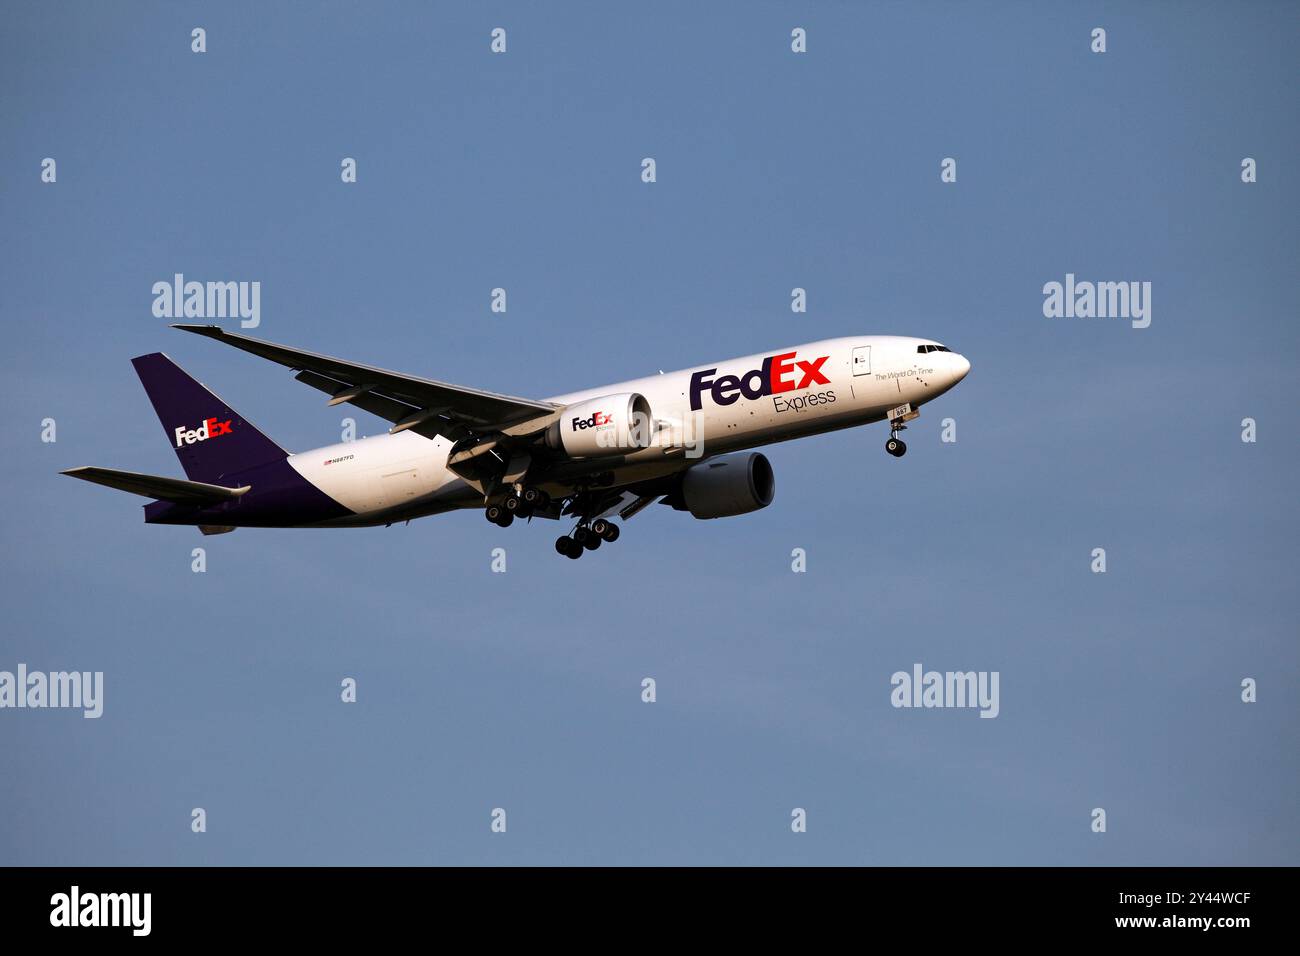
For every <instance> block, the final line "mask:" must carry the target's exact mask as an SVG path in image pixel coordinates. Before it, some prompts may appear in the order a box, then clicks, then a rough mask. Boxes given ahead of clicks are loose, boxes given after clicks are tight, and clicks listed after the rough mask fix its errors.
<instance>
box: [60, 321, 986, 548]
mask: <svg viewBox="0 0 1300 956" xmlns="http://www.w3.org/2000/svg"><path fill="white" fill-rule="evenodd" d="M173 328H176V329H181V330H183V331H185V332H192V333H194V334H196V335H202V336H206V337H208V338H211V339H215V340H216V341H218V342H223V343H225V344H227V345H231V346H233V347H235V348H238V349H243V350H244V351H246V352H251V353H252V354H254V355H257V356H260V357H262V358H265V359H269V360H270V361H272V362H276V363H278V364H280V365H283V366H286V367H288V368H290V369H292V370H294V371H296V372H297V375H296V376H295V377H296V378H297V380H298V381H300V382H303V383H305V384H307V385H310V386H311V387H313V388H315V389H318V390H320V391H322V392H324V393H326V394H327V395H328V396H329V398H328V401H327V404H328V405H330V406H334V405H340V404H344V403H347V404H349V405H352V406H354V407H356V408H359V409H361V410H362V411H365V412H369V413H370V414H372V415H376V416H378V417H380V418H383V419H386V420H387V421H389V422H391V423H392V427H391V428H389V429H388V433H387V434H381V435H376V436H373V437H369V438H360V439H355V440H353V441H347V442H342V443H340V444H337V445H329V446H326V447H323V448H316V449H313V450H311V451H306V452H299V453H297V454H290V453H289V452H287V451H285V450H284V449H283V448H281V447H280V446H279V445H277V444H276V443H275V442H274V441H272V440H271V439H270V438H268V437H267V436H266V435H264V434H263V433H262V432H260V431H259V430H258V429H257V428H255V427H254V426H253V425H252V423H250V422H249V421H248V420H247V419H245V418H243V417H242V416H240V415H239V413H238V412H236V411H234V410H233V409H232V408H230V406H228V405H226V404H225V403H224V402H223V401H222V400H221V399H219V398H218V397H217V396H216V395H214V394H213V393H212V392H210V391H208V389H206V388H205V387H204V386H203V385H201V384H200V383H199V382H197V381H196V380H195V379H193V378H191V377H190V376H189V375H188V374H187V373H186V372H185V371H184V370H182V369H181V367H180V366H178V365H177V364H176V363H175V362H173V361H172V360H171V359H170V358H168V357H167V356H166V355H165V354H163V353H161V352H154V353H152V354H149V355H141V356H139V357H138V358H134V359H132V360H131V362H132V365H134V366H135V370H136V374H137V375H139V377H140V382H141V384H142V385H143V386H144V389H145V392H146V393H147V394H148V396H149V399H150V401H151V402H152V404H153V407H154V410H155V411H156V412H157V413H158V418H159V420H160V421H161V422H162V426H163V431H164V432H165V433H166V435H167V439H168V441H169V442H170V443H171V444H172V446H173V450H174V451H175V452H176V456H177V457H178V458H179V459H180V463H181V467H182V468H183V469H184V471H185V474H186V478H185V479H179V478H166V477H161V476H156V475H144V474H138V473H135V472H127V471H117V470H114V469H108V468H97V467H82V468H72V469H69V470H67V471H64V472H62V474H65V475H71V476H72V477H74V478H81V479H83V480H85V481H90V482H94V483H96V484H101V485H107V486H108V487H110V488H116V489H118V490H121V491H127V492H130V493H132V494H137V495H142V496H144V497H146V498H153V499H155V500H154V501H152V502H151V503H149V504H147V505H145V506H144V512H145V521H146V522H147V523H149V524H168V525H191V526H197V527H198V529H199V530H200V531H201V532H202V533H203V534H222V533H225V532H229V531H234V530H235V529H236V528H244V527H253V528H299V527H311V528H340V527H373V526H378V525H392V524H394V523H397V522H403V521H410V520H411V519H413V518H421V517H425V516H428V515H436V514H442V513H445V512H449V511H453V510H458V509H464V508H479V509H482V511H483V514H484V516H485V517H486V518H487V520H488V521H490V522H492V523H493V524H496V525H498V526H500V527H508V526H509V525H510V524H511V523H513V522H514V520H515V519H516V518H519V519H527V518H547V519H554V520H563V519H565V518H571V519H574V520H575V522H576V523H575V525H574V527H573V528H572V530H570V531H569V532H568V533H567V534H564V535H561V536H560V537H559V538H557V539H556V542H555V550H556V551H557V552H558V553H559V554H561V555H564V556H565V557H568V558H573V559H576V558H579V557H581V556H582V554H583V552H584V551H595V550H596V549H597V548H599V547H600V545H601V544H602V542H603V543H612V542H614V541H615V540H617V539H618V537H619V534H620V529H619V525H618V524H616V523H615V522H614V521H613V520H612V518H613V517H614V516H615V515H617V516H618V517H619V518H620V519H621V520H622V521H623V522H626V521H628V520H629V519H630V518H631V517H632V516H633V515H635V514H637V513H638V512H640V511H641V510H643V509H644V508H646V507H647V506H649V505H651V504H653V503H655V502H660V503H662V504H665V505H669V506H671V507H672V508H674V509H676V510H678V511H687V512H689V513H690V514H691V515H693V516H694V517H696V518H701V519H711V518H724V517H732V516H735V515H742V514H747V513H749V512H752V511H757V510H759V509H760V508H766V507H767V506H768V505H770V504H771V503H772V500H773V498H774V496H775V492H776V481H775V477H774V475H773V472H772V466H771V464H770V463H769V462H768V460H767V457H766V456H764V455H763V454H761V453H759V452H757V451H754V450H753V449H755V448H759V447H761V446H763V445H768V444H772V443H774V442H781V441H788V440H790V439H794V438H801V437H804V436H807V435H817V434H821V433H824V432H829V431H835V430H837V429H842V428H852V427H854V426H857V425H866V424H870V423H873V422H881V421H887V422H888V423H889V440H888V441H887V442H886V443H885V450H886V451H887V452H888V453H889V454H890V455H893V456H894V457H900V458H901V457H902V456H903V454H904V453H906V451H907V445H906V444H905V443H904V442H903V441H902V439H901V438H899V433H900V432H901V431H903V430H905V429H906V428H907V423H908V422H910V421H912V420H913V419H915V418H916V417H917V416H918V415H919V414H920V408H921V407H922V406H923V405H925V404H927V403H928V402H931V401H933V400H934V399H936V398H938V397H939V396H940V395H942V394H944V393H945V392H947V391H948V390H949V389H951V388H953V387H954V386H955V385H956V384H957V383H958V382H960V381H961V380H962V379H963V378H965V377H966V374H967V373H968V372H969V371H970V362H969V361H967V360H966V358H964V357H963V356H962V355H959V354H958V353H956V352H954V351H952V350H950V349H948V348H947V347H945V346H944V345H941V344H940V343H938V342H935V341H933V340H931V339H922V338H909V337H904V336H886V335H867V336H857V337H849V338H834V339H824V340H822V341H819V342H810V343H807V344H805V345H798V346H795V347H792V348H786V349H779V350H775V351H769V352H763V353H759V354H757V355H749V356H744V357H742V358H736V359H731V360H729V361H725V362H715V363H711V364H709V365H701V366H697V367H695V368H689V369H683V370H682V371H678V372H670V373H667V374H665V373H663V372H660V373H659V374H658V375H651V376H648V377H646V378H640V379H636V380H633V381H629V382H620V383H618V384H615V385H607V386H604V387H601V388H591V389H586V390H584V391H579V392H571V393H569V394H565V395H557V396H554V397H552V398H548V399H545V400H542V401H536V400H533V399H528V398H515V397H513V396H509V395H500V394H497V393H495V392H488V391H482V390H480V389H474V388H465V387H463V386H459V385H450V384H447V383H446V382H438V381H433V380H430V379H425V378H418V377H416V376H413V375H405V374H401V373H398V372H390V371H386V370H384V369H380V368H375V367H372V366H368V365H359V364H356V363H354V362H347V361H344V360H342V359H337V358H330V357H329V356H325V355H318V354H315V353H313V352H306V351H302V350H300V349H294V348H289V347H288V346H284V345H278V344H276V343H273V342H267V341H263V340H261V339H255V338H251V337H249V336H245V335H241V334H238V333H234V332H229V331H226V330H225V329H223V328H221V327H220V326H215V325H185V324H181V325H174V326H173Z"/></svg>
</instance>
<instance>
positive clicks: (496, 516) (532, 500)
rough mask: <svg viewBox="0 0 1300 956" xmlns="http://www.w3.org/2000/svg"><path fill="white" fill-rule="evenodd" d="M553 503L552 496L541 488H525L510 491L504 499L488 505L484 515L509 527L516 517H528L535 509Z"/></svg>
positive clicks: (542, 508)
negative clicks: (520, 490)
mask: <svg viewBox="0 0 1300 956" xmlns="http://www.w3.org/2000/svg"><path fill="white" fill-rule="evenodd" d="M550 503H551V496H550V495H548V494H547V493H546V492H544V491H542V489H540V488H525V489H523V491H522V492H518V493H516V492H513V491H512V492H510V494H508V495H507V496H506V497H505V499H504V500H502V501H500V502H498V503H497V504H492V505H488V506H487V508H485V509H484V511H483V516H484V517H485V518H487V519H488V521H490V522H492V523H493V524H494V525H497V526H498V527H502V528H508V527H510V525H511V524H513V523H514V520H515V519H516V518H527V517H529V516H531V515H532V513H533V512H534V511H542V510H544V509H545V508H546V507H547V506H549V505H550Z"/></svg>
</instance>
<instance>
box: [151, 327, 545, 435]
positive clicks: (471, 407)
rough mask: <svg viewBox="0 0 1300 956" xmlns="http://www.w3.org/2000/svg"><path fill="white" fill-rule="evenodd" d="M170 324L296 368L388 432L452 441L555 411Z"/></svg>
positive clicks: (540, 419) (541, 421) (333, 400)
mask: <svg viewBox="0 0 1300 956" xmlns="http://www.w3.org/2000/svg"><path fill="white" fill-rule="evenodd" d="M172 328H176V329H181V330H182V331H184V332H193V333H194V334H196V335H205V336H207V337H208V338H210V339H216V340H217V341H218V342H224V343H226V344H227V345H233V346H234V347H235V348H237V349H243V350H244V351H245V352H252V353H253V354H254V355H259V356H261V357H262V358H264V359H270V360H271V361H272V362H277V363H279V364H280V365H284V366H287V367H288V368H291V369H295V370H297V371H298V375H297V376H296V377H297V379H298V381H300V382H303V383H305V384H307V385H310V386H312V387H313V388H316V389H319V390H320V391H322V392H325V393H327V394H328V395H329V396H330V401H329V404H331V405H338V404H340V403H342V402H347V403H348V404H350V405H355V406H356V407H357V408H360V409H361V410H362V411H367V412H370V413H371V414H372V415H378V416H379V417H380V418H384V419H387V420H388V421H390V422H393V427H392V428H391V429H390V431H393V432H398V431H405V430H406V429H408V428H410V429H412V430H413V431H415V432H416V433H417V434H419V435H423V436H425V437H426V438H433V437H435V436H437V435H444V436H446V437H448V438H450V439H451V440H453V441H455V440H457V439H460V438H463V437H465V436H467V435H470V434H483V433H487V432H497V431H505V430H506V429H507V428H510V426H516V427H515V428H510V431H511V432H517V430H518V426H520V425H522V424H523V423H525V422H528V423H532V422H533V420H536V424H537V429H538V430H539V431H540V430H541V428H543V427H545V426H546V425H549V424H550V422H551V421H553V420H554V419H555V417H557V413H558V411H559V406H556V405H552V404H550V403H549V402H537V401H533V400H532V399H527V398H514V397H512V396H510V395H498V394H496V393H495V392H485V391H481V390H479V389H475V388H465V387H464V386H461V385H450V384H448V383H446V382H436V381H433V380H432V379H427V378H417V377H416V376H414V375H404V374H402V373H401V372H390V371H387V370H386V369H381V368H373V367H372V366H369V365H358V364H356V363H354V362H346V361H344V360H343V359H336V358H331V357H330V356H328V355H318V354H316V353H315V352H305V351H303V350H301V349H294V348H289V347H288V346H287V345H277V344H276V343H274V342H264V341H262V340H261V339H254V338H250V337H249V336H247V335H239V334H237V333H235V332H227V331H226V330H225V329H223V328H221V327H220V326H217V325H174V326H172Z"/></svg>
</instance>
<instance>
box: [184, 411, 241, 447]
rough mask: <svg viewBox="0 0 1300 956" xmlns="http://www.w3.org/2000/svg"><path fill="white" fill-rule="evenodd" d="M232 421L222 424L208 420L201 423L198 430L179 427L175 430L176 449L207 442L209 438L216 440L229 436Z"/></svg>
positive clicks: (213, 419)
mask: <svg viewBox="0 0 1300 956" xmlns="http://www.w3.org/2000/svg"><path fill="white" fill-rule="evenodd" d="M233 421H234V419H233V418H232V419H229V420H227V421H224V422H219V421H217V420H216V419H215V418H209V419H207V420H206V421H204V422H202V423H201V424H200V425H199V427H198V428H186V427H185V426H184V425H181V426H180V427H178V428H177V429H176V447H177V448H180V447H181V445H193V444H194V443H195V442H198V441H207V440H208V439H209V438H216V437H217V436H218V435H229V434H230V423H231V422H233Z"/></svg>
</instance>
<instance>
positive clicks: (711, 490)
mask: <svg viewBox="0 0 1300 956" xmlns="http://www.w3.org/2000/svg"><path fill="white" fill-rule="evenodd" d="M774 497H776V476H775V475H774V474H772V465H771V463H770V462H769V461H768V460H767V457H766V456H764V455H760V454H759V453H758V452H756V451H750V452H742V453H740V454H736V455H723V456H722V457H721V458H711V459H709V460H708V461H702V462H700V463H699V464H698V465H692V466H691V467H690V468H688V469H686V473H685V474H683V475H682V485H681V488H680V489H679V491H678V493H677V494H676V495H672V496H670V498H669V500H670V503H671V504H672V505H673V507H674V508H678V509H679V510H685V511H689V512H690V513H691V514H692V515H694V516H695V517H696V518H730V517H732V516H733V515H743V514H748V513H749V512H751V511H757V510H758V509H760V508H766V507H767V506H768V505H770V504H771V503H772V499H773V498H774Z"/></svg>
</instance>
